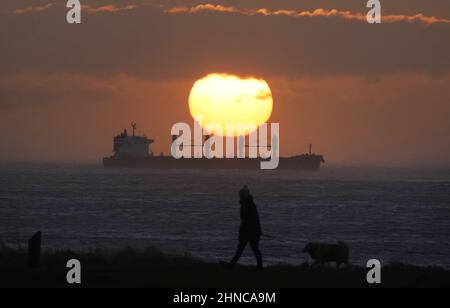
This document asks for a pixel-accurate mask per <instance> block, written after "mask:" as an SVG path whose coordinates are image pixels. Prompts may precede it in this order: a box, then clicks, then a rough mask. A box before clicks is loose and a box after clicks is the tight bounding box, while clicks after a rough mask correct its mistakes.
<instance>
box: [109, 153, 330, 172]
mask: <svg viewBox="0 0 450 308" xmlns="http://www.w3.org/2000/svg"><path fill="white" fill-rule="evenodd" d="M261 161H262V160H261V159H257V158H254V159H253V158H244V159H237V158H234V159H217V158H216V159H206V158H200V159H175V158H173V157H171V156H149V157H143V158H118V157H114V156H113V157H105V158H104V159H103V166H104V167H105V168H148V169H247V170H258V169H261ZM323 162H324V160H323V158H322V156H319V155H301V156H294V157H284V158H280V162H279V165H278V168H277V169H293V170H295V169H300V170H319V169H320V166H321V164H322V163H323Z"/></svg>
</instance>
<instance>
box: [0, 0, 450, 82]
mask: <svg viewBox="0 0 450 308" xmlns="http://www.w3.org/2000/svg"><path fill="white" fill-rule="evenodd" d="M104 3H105V2H104ZM104 3H103V4H99V3H90V8H91V9H92V10H94V11H96V13H90V14H86V16H85V17H83V23H82V25H68V24H67V23H66V22H65V19H64V12H65V11H66V10H67V9H66V8H64V7H62V6H58V7H54V8H53V9H47V10H44V11H40V12H39V16H37V15H36V16H33V18H28V17H27V16H26V14H25V15H22V16H20V17H18V16H16V15H11V14H10V15H5V16H3V17H2V18H1V19H0V34H1V37H2V40H3V41H4V42H6V43H4V44H2V45H1V47H0V49H1V54H2V57H0V67H2V70H1V71H0V75H5V74H15V73H20V72H23V71H31V72H43V73H69V74H86V75H96V76H111V75H115V74H120V73H124V74H128V75H132V76H137V77H144V78H149V79H155V80H168V79H177V80H185V79H194V78H199V77H202V76H204V75H206V74H208V73H211V72H228V73H234V74H238V75H256V76H261V77H263V78H267V77H273V76H278V77H286V78H292V79H296V78H301V77H304V76H309V75H338V74H356V75H371V76H376V75H378V74H386V73H395V72H420V73H427V74H431V75H433V76H441V75H442V74H445V73H446V72H448V71H449V70H450V58H449V57H448V54H450V41H449V40H448V39H447V37H448V36H449V33H450V25H449V24H445V23H440V22H435V23H432V22H431V21H430V22H429V23H430V24H429V25H428V26H426V27H425V26H423V25H424V24H423V23H422V22H412V23H411V22H409V21H408V22H393V23H383V24H381V25H369V24H368V23H366V22H349V21H348V20H347V19H345V18H340V17H336V18H328V17H326V18H319V17H307V15H308V14H309V15H314V16H316V15H327V14H332V15H333V14H334V15H336V14H338V12H340V13H342V12H346V11H345V10H342V11H333V10H331V11H330V10H319V11H317V10H316V11H314V10H310V11H308V10H306V11H305V10H287V11H283V10H277V9H272V10H268V9H267V10H265V11H261V10H259V9H258V13H255V14H254V15H252V16H248V15H243V14H240V13H220V12H213V13H212V14H204V13H200V12H202V11H201V10H211V9H215V10H219V11H224V12H230V11H234V12H237V11H238V10H242V8H238V7H236V6H225V5H222V6H217V5H216V6H212V5H203V6H187V7H188V8H196V13H177V14H175V13H168V12H165V11H164V9H162V8H161V7H160V6H157V5H146V4H145V3H144V2H142V3H141V2H139V3H138V2H133V3H132V2H113V0H110V2H108V3H109V4H108V5H105V4H104ZM173 7H181V6H178V5H177V6H173ZM167 9H168V10H170V9H169V8H167ZM130 10H132V12H133V13H132V14H131V13H130V12H131V11H130ZM255 10H256V9H255ZM101 12H106V13H104V14H103V13H101ZM109 12H112V14H110V13H109ZM299 12H303V13H301V14H303V15H304V17H292V18H291V17H285V16H286V15H289V14H300V13H299ZM307 12H308V13H307ZM270 14H278V15H279V16H272V15H270ZM305 14H306V15H305ZM342 14H343V13H342ZM349 14H350V13H349ZM266 15H270V17H268V16H266ZM280 15H281V16H280ZM344 16H345V14H344ZM361 16H363V15H361ZM391 16H394V15H391ZM399 16H403V15H399ZM411 16H413V15H411ZM396 18H397V19H398V20H399V19H401V18H403V17H396ZM411 18H412V20H414V17H411ZM422 18H423V17H422Z"/></svg>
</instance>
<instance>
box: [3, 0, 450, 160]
mask: <svg viewBox="0 0 450 308" xmlns="http://www.w3.org/2000/svg"><path fill="white" fill-rule="evenodd" d="M65 2H66V1H60V0H57V1H51V0H35V1H34V0H33V1H31V0H27V1H23V0H19V1H18V0H3V1H2V5H1V6H0V161H92V162H95V161H98V162H100V161H101V158H102V157H104V156H109V155H111V154H112V153H111V152H112V137H113V135H115V134H117V133H119V132H120V131H122V130H123V129H124V128H125V127H128V126H129V125H130V122H131V121H135V122H137V123H138V132H139V133H141V134H144V133H145V134H146V135H147V136H149V137H152V138H154V139H155V144H154V145H153V151H154V152H155V153H160V152H165V153H169V149H170V141H171V138H170V128H171V127H172V125H173V124H174V123H176V122H188V123H192V119H191V117H190V113H189V107H188V97H189V92H190V89H191V88H192V86H193V84H194V82H195V81H196V80H197V79H199V78H201V77H203V76H205V75H207V74H209V73H230V74H236V75H239V76H254V77H258V78H263V79H264V80H266V81H267V82H268V84H269V85H270V88H271V90H272V94H273V100H274V105H273V114H272V116H271V118H270V120H269V121H270V122H278V123H280V135H281V136H280V143H281V144H280V150H281V153H282V155H294V154H298V153H303V152H305V151H307V145H308V144H309V143H313V149H314V151H315V152H318V153H321V154H323V155H325V159H326V160H327V161H328V162H329V163H330V164H336V165H355V166H365V165H367V166H382V165H385V166H450V138H449V132H450V120H449V119H450V56H449V55H450V1H448V0H433V1H429V0H395V1H393V0H384V1H383V0H382V1H381V3H382V14H383V22H382V24H377V25H371V24H368V23H367V22H366V21H365V20H364V16H365V14H366V13H367V11H368V9H367V8H366V1H364V0H363V1H361V0H333V1H325V0H309V1H307V0H273V1H264V0H259V1H256V0H246V1H237V0H234V1H231V0H229V1H225V0H224V1H213V0H210V1H208V0H205V1H190V0H164V1H144V0H121V1H118V0H102V1H90V0H84V1H83V0H81V3H82V4H83V11H82V23H81V24H79V25H69V24H67V22H66V12H67V9H66V8H65Z"/></svg>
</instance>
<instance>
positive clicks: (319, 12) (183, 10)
mask: <svg viewBox="0 0 450 308" xmlns="http://www.w3.org/2000/svg"><path fill="white" fill-rule="evenodd" d="M205 11H208V12H219V13H232V14H241V15H245V16H255V15H261V16H285V17H294V18H305V17H309V18H313V17H338V18H343V19H347V20H355V21H360V22H367V19H366V15H365V14H362V13H352V12H351V11H340V10H337V9H323V8H318V9H315V10H312V11H295V10H286V9H281V10H269V9H267V8H259V9H242V8H237V7H232V6H222V5H214V4H209V3H208V4H199V5H196V6H192V7H187V6H177V7H173V8H169V9H166V10H165V12H166V13H171V14H196V13H200V12H205ZM382 22H385V23H395V22H408V23H423V24H425V25H432V24H435V23H444V24H450V19H446V18H437V17H434V16H425V15H424V14H421V13H420V14H416V15H412V16H411V15H382Z"/></svg>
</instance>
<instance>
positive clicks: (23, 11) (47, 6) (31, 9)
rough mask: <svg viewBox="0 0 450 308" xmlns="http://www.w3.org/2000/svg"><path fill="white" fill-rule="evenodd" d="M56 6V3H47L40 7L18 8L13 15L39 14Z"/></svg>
mask: <svg viewBox="0 0 450 308" xmlns="http://www.w3.org/2000/svg"><path fill="white" fill-rule="evenodd" d="M55 5H56V3H47V4H44V5H40V6H29V7H24V8H18V9H16V10H15V11H14V13H15V14H16V15H24V14H29V13H39V12H44V11H46V10H49V9H51V8H52V7H54V6H55Z"/></svg>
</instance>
